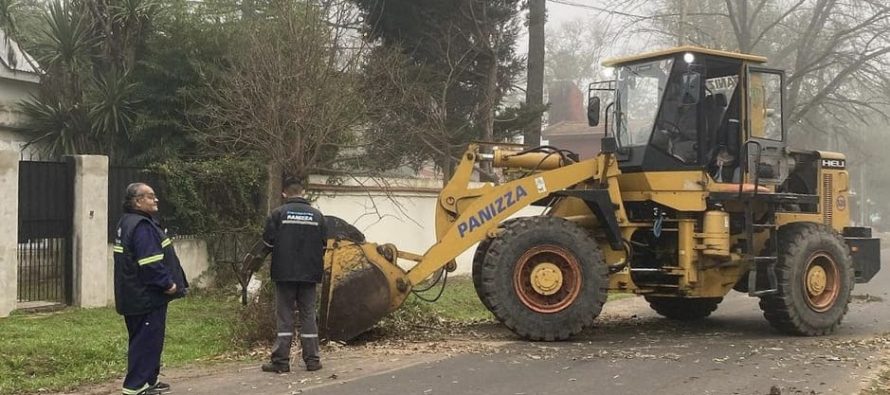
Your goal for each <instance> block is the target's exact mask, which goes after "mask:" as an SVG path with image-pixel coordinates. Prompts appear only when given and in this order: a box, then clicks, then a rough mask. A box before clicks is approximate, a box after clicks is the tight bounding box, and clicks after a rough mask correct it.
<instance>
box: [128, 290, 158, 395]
mask: <svg viewBox="0 0 890 395" xmlns="http://www.w3.org/2000/svg"><path fill="white" fill-rule="evenodd" d="M124 322H126V323H127V332H129V334H130V346H129V348H128V349H127V377H126V378H124V389H123V390H124V394H136V393H139V392H140V391H142V390H145V389H146V388H148V387H149V386H152V385H155V383H157V382H158V373H160V371H161V352H162V351H164V330H165V328H166V326H167V305H166V304H165V305H163V306H161V307H158V308H156V309H154V310H152V311H150V312H148V313H146V314H140V315H126V316H124Z"/></svg>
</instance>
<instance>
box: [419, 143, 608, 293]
mask: <svg viewBox="0 0 890 395" xmlns="http://www.w3.org/2000/svg"><path fill="white" fill-rule="evenodd" d="M522 156H524V158H523V157H522ZM522 156H511V155H509V154H507V153H505V152H504V151H498V150H496V151H495V153H494V154H493V155H492V160H493V162H494V164H495V166H496V167H506V166H516V167H522V168H533V167H532V166H534V167H537V168H538V170H541V169H544V170H545V171H542V172H538V173H532V174H531V175H528V176H526V177H522V178H519V179H516V180H513V181H510V182H507V183H504V184H500V185H496V186H495V185H491V184H486V185H484V186H482V187H480V188H470V187H469V183H470V177H471V175H472V173H473V168H474V165H475V163H476V162H478V161H480V160H481V159H482V158H481V157H480V154H479V149H478V146H476V145H471V146H470V147H469V148H468V149H467V152H466V153H465V154H464V156H463V158H462V159H461V162H460V164H459V165H458V166H457V169H456V171H455V174H454V176H453V177H452V178H451V181H449V182H448V184H447V185H446V186H445V187H444V188H443V189H442V192H441V194H440V195H439V205H438V207H437V210H436V233H437V237H438V242H437V243H436V244H435V245H433V246H432V247H431V248H430V249H429V250H427V252H426V253H424V254H423V256H422V258H421V259H420V261H419V262H418V264H417V265H416V266H414V267H413V268H411V269H410V270H409V271H408V280H409V282H410V283H411V285H415V284H418V283H420V282H421V281H423V280H425V279H426V278H427V277H429V276H430V275H432V274H433V273H435V272H436V271H437V270H439V269H440V268H442V267H444V266H445V265H446V264H448V262H450V261H452V260H454V259H455V258H457V256H459V255H460V254H462V253H463V252H464V251H466V250H467V249H469V248H470V247H472V246H473V245H474V244H476V243H478V242H480V241H482V240H483V239H485V237H487V236H488V234H489V232H493V231H495V230H496V229H497V226H498V224H500V223H501V222H503V221H504V220H506V219H507V218H509V217H510V216H511V215H513V214H515V213H516V212H517V211H519V210H520V209H522V208H524V207H526V206H528V205H530V204H532V203H533V202H535V201H538V200H540V199H543V198H546V197H547V196H549V195H550V194H551V193H553V192H556V191H560V190H563V189H566V188H569V187H571V186H573V185H575V184H578V183H581V182H584V181H586V180H588V179H591V178H594V177H595V175H597V174H598V172H597V170H599V169H598V166H597V163H598V160H597V159H589V160H585V161H582V162H577V163H573V164H566V165H565V166H563V165H564V164H565V163H563V162H562V161H560V160H559V159H560V157H559V156H556V155H550V154H542V153H536V154H525V155H522ZM511 159H512V160H511ZM560 166H562V167H560ZM547 169H551V170H547ZM530 170H531V169H530Z"/></svg>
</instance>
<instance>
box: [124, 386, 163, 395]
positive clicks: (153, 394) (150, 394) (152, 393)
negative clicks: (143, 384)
mask: <svg viewBox="0 0 890 395" xmlns="http://www.w3.org/2000/svg"><path fill="white" fill-rule="evenodd" d="M161 394H162V392H161V391H159V390H157V389H155V388H154V387H148V388H146V389H144V390H142V391H139V392H137V393H136V395H161ZM123 395H128V394H127V393H126V392H124V393H123Z"/></svg>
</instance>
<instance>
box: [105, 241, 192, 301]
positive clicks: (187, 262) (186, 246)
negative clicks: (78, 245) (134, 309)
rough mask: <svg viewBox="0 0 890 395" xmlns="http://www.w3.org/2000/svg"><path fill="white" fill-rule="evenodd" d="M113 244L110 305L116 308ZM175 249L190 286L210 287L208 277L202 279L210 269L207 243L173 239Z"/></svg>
mask: <svg viewBox="0 0 890 395" xmlns="http://www.w3.org/2000/svg"><path fill="white" fill-rule="evenodd" d="M111 247H112V244H108V259H107V262H108V277H107V278H106V281H107V282H108V305H109V306H114V252H113V251H112V250H111ZM173 248H175V249H176V256H178V257H179V262H180V263H181V264H182V270H184V271H185V275H186V278H188V281H189V286H191V287H202V286H205V285H208V284H207V283H206V281H207V278H206V276H204V277H202V275H203V274H205V273H206V272H207V269H208V268H209V267H210V258H209V255H208V253H207V243H206V242H205V241H204V240H198V239H173Z"/></svg>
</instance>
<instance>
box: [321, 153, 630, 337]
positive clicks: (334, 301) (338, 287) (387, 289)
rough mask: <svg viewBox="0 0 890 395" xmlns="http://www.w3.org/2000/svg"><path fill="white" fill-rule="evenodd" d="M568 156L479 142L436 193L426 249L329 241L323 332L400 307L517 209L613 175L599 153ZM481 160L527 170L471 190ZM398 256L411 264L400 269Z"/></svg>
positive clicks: (355, 329) (348, 329)
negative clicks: (482, 147)
mask: <svg viewBox="0 0 890 395" xmlns="http://www.w3.org/2000/svg"><path fill="white" fill-rule="evenodd" d="M568 159H569V158H568V157H566V156H564V155H563V154H562V153H558V152H557V153H556V154H554V151H552V150H550V151H548V150H538V149H532V150H528V151H523V152H516V151H507V150H505V151H500V150H495V151H494V153H493V154H480V153H479V147H478V146H477V145H471V146H470V147H469V148H468V149H467V151H466V152H465V153H464V155H463V157H462V158H461V162H460V164H459V165H458V166H457V168H456V169H455V174H454V175H453V176H452V178H451V180H450V181H449V182H448V184H447V185H445V187H444V188H443V189H442V191H441V193H440V194H439V199H438V204H437V207H436V237H437V242H436V244H435V245H433V246H432V247H431V248H430V249H428V250H427V251H426V252H425V253H424V254H422V255H421V254H414V253H410V252H406V251H399V250H398V249H397V248H396V246H394V245H391V244H383V245H378V244H375V243H355V242H351V241H342V240H329V241H328V248H327V251H326V252H325V277H324V281H323V289H322V303H321V305H322V306H321V310H320V313H319V327H320V329H321V331H322V333H323V336H324V337H325V338H327V339H333V340H349V339H352V338H354V337H355V336H358V335H359V334H361V333H363V332H364V331H366V330H368V329H370V328H371V327H373V325H374V324H375V323H376V322H377V321H378V320H379V319H380V318H382V317H383V316H385V315H386V314H387V313H389V312H392V311H395V310H396V309H398V308H399V306H401V305H402V303H404V301H405V299H406V298H407V296H408V295H409V293H410V291H412V289H413V288H414V287H416V286H417V285H418V284H420V283H421V282H423V281H424V280H426V279H428V278H430V277H431V276H432V275H433V274H434V273H436V272H437V271H438V270H440V269H442V268H445V267H446V266H447V265H448V264H449V263H450V262H453V261H454V259H455V258H457V257H458V256H459V255H460V254H462V253H463V252H464V251H466V250H467V249H469V248H470V247H472V246H473V245H474V244H476V243H478V242H480V241H482V240H484V239H485V238H486V237H488V236H489V235H493V232H496V231H497V228H498V225H499V224H500V223H501V222H503V221H505V220H506V219H507V218H509V217H510V216H511V215H513V214H515V213H516V212H517V211H519V210H520V209H522V208H524V207H526V206H528V205H530V204H532V203H534V202H536V201H538V200H541V199H543V198H546V197H548V196H550V195H551V194H554V193H558V192H560V191H563V190H565V189H568V188H571V187H572V186H574V185H577V184H580V183H584V182H586V181H596V180H597V179H600V178H605V177H607V176H608V177H612V176H613V175H616V174H617V173H618V170H617V168H616V169H612V168H611V167H610V166H608V163H610V161H608V160H605V159H604V156H603V155H600V156H599V157H597V158H596V159H590V160H585V161H581V162H575V161H573V160H568ZM484 160H489V161H492V164H493V165H494V166H495V167H506V168H513V169H519V170H525V171H527V173H526V175H525V176H522V177H520V178H518V179H515V180H513V181H509V182H506V183H503V184H500V185H495V184H492V183H485V184H483V185H482V186H480V187H477V188H471V187H470V182H471V176H472V174H473V172H474V169H475V165H476V163H478V162H480V161H484ZM611 163H614V161H611ZM612 189H615V188H610V191H611V190H612ZM614 193H617V189H615V191H614ZM399 260H402V261H413V262H416V263H415V264H414V265H412V266H409V267H408V268H407V270H405V269H403V267H404V266H401V265H399V264H398V261H399Z"/></svg>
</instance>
